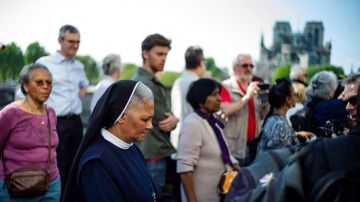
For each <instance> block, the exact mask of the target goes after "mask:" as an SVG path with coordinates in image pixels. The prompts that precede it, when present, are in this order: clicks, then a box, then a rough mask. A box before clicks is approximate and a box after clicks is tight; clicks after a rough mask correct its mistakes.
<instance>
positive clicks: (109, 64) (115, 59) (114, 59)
mask: <svg viewBox="0 0 360 202" xmlns="http://www.w3.org/2000/svg"><path fill="white" fill-rule="evenodd" d="M101 67H102V69H103V71H104V74H105V75H111V74H113V73H114V72H115V71H117V70H121V58H120V55H118V54H114V53H111V54H109V55H107V56H105V57H104V59H103V60H102V65H101Z"/></svg>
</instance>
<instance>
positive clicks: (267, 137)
mask: <svg viewBox="0 0 360 202" xmlns="http://www.w3.org/2000/svg"><path fill="white" fill-rule="evenodd" d="M268 98H269V99H268V100H269V104H270V111H269V113H268V114H267V115H266V117H265V120H264V123H263V128H262V131H261V133H262V135H261V140H260V142H259V145H258V151H257V152H258V153H259V152H261V151H265V150H269V149H278V148H285V147H290V146H292V145H295V144H297V143H299V140H298V139H297V135H299V136H301V137H305V138H309V137H310V136H311V135H312V133H310V132H305V131H299V132H295V131H294V129H293V128H292V127H291V125H290V123H289V122H288V121H287V119H286V113H287V111H288V109H289V108H291V107H293V106H294V105H295V103H296V99H297V94H296V93H295V92H294V88H293V87H292V85H291V82H290V81H289V80H288V79H285V78H281V79H277V80H276V84H274V85H273V86H271V88H270V91H269V95H268Z"/></svg>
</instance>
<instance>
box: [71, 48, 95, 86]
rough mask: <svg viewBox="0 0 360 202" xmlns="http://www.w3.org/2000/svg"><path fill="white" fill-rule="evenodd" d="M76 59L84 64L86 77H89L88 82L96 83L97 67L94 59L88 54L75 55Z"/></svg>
mask: <svg viewBox="0 0 360 202" xmlns="http://www.w3.org/2000/svg"><path fill="white" fill-rule="evenodd" d="M75 58H76V59H78V60H80V61H81V62H82V63H83V64H84V68H85V74H86V77H87V78H88V79H89V82H90V84H96V83H97V82H99V69H98V67H97V64H96V61H95V59H94V58H92V57H91V56H89V55H85V56H80V55H78V56H76V57H75Z"/></svg>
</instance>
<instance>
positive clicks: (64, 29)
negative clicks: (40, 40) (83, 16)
mask: <svg viewBox="0 0 360 202" xmlns="http://www.w3.org/2000/svg"><path fill="white" fill-rule="evenodd" d="M66 32H70V33H80V32H79V30H78V29H77V28H76V27H74V26H72V25H64V26H62V27H61V28H60V30H59V38H63V37H64V36H65V33H66Z"/></svg>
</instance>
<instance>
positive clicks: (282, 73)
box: [272, 65, 291, 83]
mask: <svg viewBox="0 0 360 202" xmlns="http://www.w3.org/2000/svg"><path fill="white" fill-rule="evenodd" d="M290 69H291V65H284V66H279V67H278V68H277V70H276V71H275V72H274V74H273V76H272V82H273V83H275V81H276V79H279V78H289V75H290Z"/></svg>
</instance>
